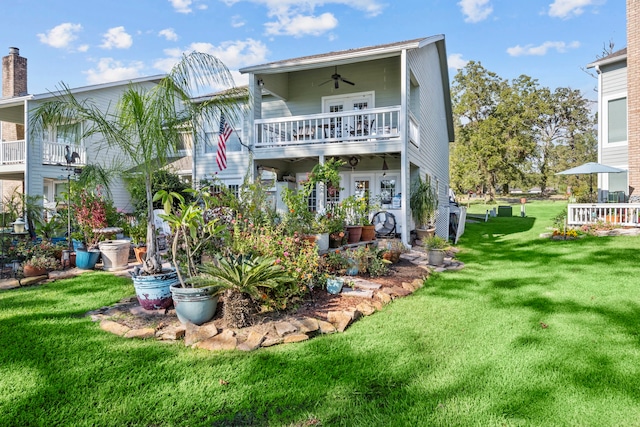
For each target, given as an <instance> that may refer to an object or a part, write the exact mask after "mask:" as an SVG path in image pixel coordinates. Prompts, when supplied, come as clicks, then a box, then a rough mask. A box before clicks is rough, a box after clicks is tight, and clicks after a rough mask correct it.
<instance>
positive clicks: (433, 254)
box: [423, 235, 449, 265]
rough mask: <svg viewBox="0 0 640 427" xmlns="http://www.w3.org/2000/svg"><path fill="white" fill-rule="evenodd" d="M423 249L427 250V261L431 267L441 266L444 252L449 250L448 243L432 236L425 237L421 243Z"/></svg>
mask: <svg viewBox="0 0 640 427" xmlns="http://www.w3.org/2000/svg"><path fill="white" fill-rule="evenodd" d="M423 244H424V247H425V248H426V249H427V260H428V262H429V264H431V265H442V264H443V263H444V256H445V252H446V250H447V249H448V248H449V242H447V241H446V240H445V239H443V238H442V237H440V236H437V235H434V236H431V237H427V238H426V239H425V240H424V241H423Z"/></svg>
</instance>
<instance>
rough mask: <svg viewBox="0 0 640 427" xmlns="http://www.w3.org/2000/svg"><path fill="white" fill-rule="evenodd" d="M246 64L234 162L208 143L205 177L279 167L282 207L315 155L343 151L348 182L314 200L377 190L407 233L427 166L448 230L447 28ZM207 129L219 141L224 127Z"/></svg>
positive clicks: (230, 178) (440, 229) (273, 171)
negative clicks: (416, 184) (417, 184)
mask: <svg viewBox="0 0 640 427" xmlns="http://www.w3.org/2000/svg"><path fill="white" fill-rule="evenodd" d="M240 71H241V72H242V73H245V74H248V76H249V100H250V101H249V105H248V107H249V108H248V117H247V119H246V120H245V121H244V122H243V123H242V124H236V132H234V134H233V135H232V141H231V146H230V147H228V152H227V159H228V166H227V168H226V169H224V170H221V171H220V170H219V169H218V167H217V165H216V162H215V159H216V155H215V153H214V151H215V144H206V146H205V147H203V148H200V150H199V151H198V154H197V157H196V161H195V176H196V179H202V178H210V177H211V176H214V175H215V176H217V177H218V178H220V179H221V180H222V181H223V182H224V183H225V184H227V185H230V186H235V185H239V184H240V183H241V182H242V179H243V177H244V176H245V175H246V174H247V172H249V173H251V174H263V176H267V174H269V175H270V176H274V177H276V180H277V182H276V183H275V184H274V187H273V188H272V191H273V200H274V203H275V205H276V207H277V208H280V209H282V206H281V203H280V197H279V195H280V192H281V191H282V189H283V188H295V187H296V185H299V184H298V183H299V182H300V181H303V180H304V179H305V178H306V176H307V174H308V173H309V172H310V171H311V170H312V168H313V167H314V166H315V165H316V164H318V163H324V162H325V161H327V160H328V159H329V158H340V159H342V160H344V161H345V162H346V163H347V164H346V166H345V167H343V169H342V171H341V173H340V176H341V189H340V190H339V191H337V192H331V193H330V194H329V192H327V191H326V189H321V188H320V189H318V191H316V193H315V194H314V196H313V199H314V200H312V201H311V202H310V203H311V207H312V208H315V209H318V210H319V211H322V210H323V209H324V207H325V206H327V205H328V204H330V203H334V202H338V201H340V200H343V199H344V198H346V197H348V196H350V195H358V196H365V197H368V198H369V200H371V201H376V200H377V201H378V202H379V203H380V205H381V206H380V209H381V210H385V211H388V212H391V213H393V215H394V216H395V218H396V222H397V224H398V228H397V232H398V233H400V234H401V236H402V240H403V241H404V242H408V241H409V239H410V236H409V232H410V230H412V229H413V228H414V227H415V225H414V224H413V221H412V218H411V212H410V209H409V193H410V188H411V182H412V181H413V180H415V179H417V177H418V176H422V177H423V178H424V176H425V174H428V175H430V176H431V179H432V182H433V183H434V185H435V186H436V188H437V191H438V197H439V202H440V208H439V210H438V218H437V233H438V234H439V235H442V236H444V237H446V236H447V235H448V227H449V222H448V221H449V208H448V193H449V143H450V142H451V141H452V140H453V122H452V114H451V100H450V93H449V76H448V70H447V61H446V49H445V42H444V36H434V37H428V38H422V39H416V40H409V41H403V42H398V43H392V44H387V45H381V46H372V47H366V48H360V49H351V50H347V51H340V52H331V53H326V54H322V55H315V56H308V57H302V58H294V59H289V60H285V61H278V62H273V63H268V64H262V65H257V66H252V67H247V68H244V69H241V70H240ZM238 137H239V139H238ZM233 138H235V140H233ZM207 139H208V140H210V141H215V139H216V130H215V129H213V130H212V135H211V136H210V137H208V138H207ZM250 153H251V156H250Z"/></svg>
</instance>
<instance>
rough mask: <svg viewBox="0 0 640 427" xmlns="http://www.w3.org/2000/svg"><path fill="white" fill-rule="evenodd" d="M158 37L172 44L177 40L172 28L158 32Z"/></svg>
mask: <svg viewBox="0 0 640 427" xmlns="http://www.w3.org/2000/svg"><path fill="white" fill-rule="evenodd" d="M158 35H159V36H161V37H164V38H165V39H167V40H169V41H172V42H174V41H176V40H178V35H177V34H176V32H175V31H174V30H173V28H165V29H164V30H160V32H159V33H158Z"/></svg>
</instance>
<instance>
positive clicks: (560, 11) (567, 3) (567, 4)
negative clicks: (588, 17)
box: [549, 0, 601, 19]
mask: <svg viewBox="0 0 640 427" xmlns="http://www.w3.org/2000/svg"><path fill="white" fill-rule="evenodd" d="M600 3H601V2H600V1H598V0H554V2H553V3H551V4H550V5H549V16H552V17H554V18H563V19H567V18H571V17H572V16H578V15H582V14H583V13H584V7H585V6H590V5H596V4H600Z"/></svg>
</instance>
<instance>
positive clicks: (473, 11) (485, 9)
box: [458, 0, 493, 22]
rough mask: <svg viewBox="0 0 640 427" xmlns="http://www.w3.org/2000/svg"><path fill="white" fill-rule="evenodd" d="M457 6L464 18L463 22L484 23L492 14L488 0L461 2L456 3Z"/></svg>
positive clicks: (466, 0) (465, 0) (464, 0)
mask: <svg viewBox="0 0 640 427" xmlns="http://www.w3.org/2000/svg"><path fill="white" fill-rule="evenodd" d="M458 6H460V9H462V14H463V15H464V16H465V18H464V22H480V21H484V20H485V19H487V17H488V16H489V15H491V12H493V7H492V6H491V3H489V0H461V1H460V2H458Z"/></svg>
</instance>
